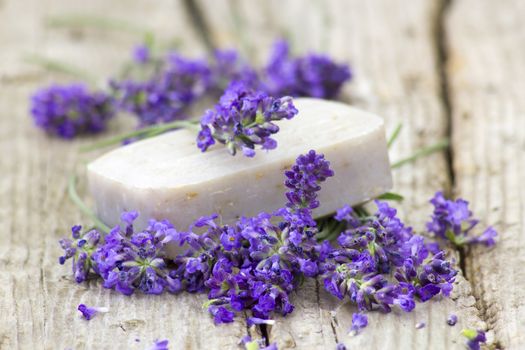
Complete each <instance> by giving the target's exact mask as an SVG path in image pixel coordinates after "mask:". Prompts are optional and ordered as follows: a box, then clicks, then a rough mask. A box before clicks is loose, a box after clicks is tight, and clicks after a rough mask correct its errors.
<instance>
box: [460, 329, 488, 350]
mask: <svg viewBox="0 0 525 350" xmlns="http://www.w3.org/2000/svg"><path fill="white" fill-rule="evenodd" d="M461 334H462V335H463V336H464V337H465V338H467V343H466V345H467V346H468V348H469V349H470V350H479V349H480V348H481V346H480V344H485V343H486V342H487V338H486V336H485V332H483V331H481V330H475V329H463V330H462V331H461Z"/></svg>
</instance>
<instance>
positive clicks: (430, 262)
mask: <svg viewBox="0 0 525 350" xmlns="http://www.w3.org/2000/svg"><path fill="white" fill-rule="evenodd" d="M444 255H445V253H444V252H439V253H438V254H436V255H432V256H430V257H429V258H427V259H425V260H424V261H422V262H418V259H416V258H407V259H406V260H405V262H404V264H403V266H402V267H400V268H398V269H397V271H396V273H395V277H396V279H397V280H398V281H400V282H405V283H412V284H413V285H414V287H415V289H416V295H417V296H418V297H419V298H420V299H421V301H427V300H429V299H431V298H433V297H434V296H436V295H438V294H439V293H441V294H443V295H444V296H449V295H450V292H451V291H452V284H453V283H454V280H455V276H456V275H457V270H455V269H454V268H453V267H452V265H451V263H450V262H449V261H447V260H445V259H444Z"/></svg>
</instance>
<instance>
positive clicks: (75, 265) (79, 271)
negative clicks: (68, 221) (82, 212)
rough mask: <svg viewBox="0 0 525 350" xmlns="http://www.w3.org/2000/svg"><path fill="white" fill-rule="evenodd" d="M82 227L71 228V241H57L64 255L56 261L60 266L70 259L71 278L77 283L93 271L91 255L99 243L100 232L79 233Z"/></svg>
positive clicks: (64, 239)
mask: <svg viewBox="0 0 525 350" xmlns="http://www.w3.org/2000/svg"><path fill="white" fill-rule="evenodd" d="M81 230H82V226H79V225H76V226H73V227H72V228H71V236H72V238H73V239H69V238H63V239H61V240H60V241H59V244H60V246H61V248H62V249H63V250H64V255H63V256H61V257H60V258H59V259H58V262H59V263H60V264H61V265H64V263H65V262H66V261H67V260H68V259H72V269H73V276H74V277H75V281H76V282H77V283H81V282H84V281H85V280H86V279H87V277H88V274H89V273H90V272H91V271H92V269H93V263H92V255H93V253H94V252H95V249H96V247H97V245H98V243H99V241H100V232H98V231H97V230H90V231H87V232H85V233H81Z"/></svg>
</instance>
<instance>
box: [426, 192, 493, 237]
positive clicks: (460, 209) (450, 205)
mask: <svg viewBox="0 0 525 350" xmlns="http://www.w3.org/2000/svg"><path fill="white" fill-rule="evenodd" d="M430 203H432V205H433V206H434V212H433V215H432V220H431V221H430V222H428V223H427V229H428V230H429V231H430V232H433V233H434V234H435V235H436V236H438V237H440V238H443V239H447V240H449V241H450V242H452V243H453V244H454V245H456V246H463V245H466V244H484V245H486V246H487V247H491V246H493V245H494V244H495V243H496V242H495V238H496V236H497V235H498V233H497V232H496V230H494V229H493V228H492V227H489V228H487V229H486V230H485V231H484V232H483V233H481V234H479V235H477V236H474V235H472V234H471V232H472V230H473V229H474V228H475V227H476V226H477V225H478V223H479V220H478V219H475V218H473V217H472V212H471V211H470V210H469V208H468V202H467V201H465V200H464V199H461V198H460V199H457V200H455V201H453V200H447V199H445V197H444V196H443V193H442V192H437V193H436V194H435V196H434V197H433V198H432V199H431V200H430Z"/></svg>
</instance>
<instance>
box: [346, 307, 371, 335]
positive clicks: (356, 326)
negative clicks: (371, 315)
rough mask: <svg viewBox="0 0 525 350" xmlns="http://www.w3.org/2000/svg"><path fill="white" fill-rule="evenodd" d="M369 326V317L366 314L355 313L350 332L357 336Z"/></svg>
mask: <svg viewBox="0 0 525 350" xmlns="http://www.w3.org/2000/svg"><path fill="white" fill-rule="evenodd" d="M366 326H368V317H367V316H366V315H365V314H361V313H358V312H356V313H354V314H352V327H351V328H350V331H351V332H353V333H355V334H357V333H359V331H360V330H361V329H363V328H365V327H366Z"/></svg>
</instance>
